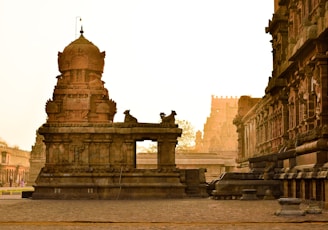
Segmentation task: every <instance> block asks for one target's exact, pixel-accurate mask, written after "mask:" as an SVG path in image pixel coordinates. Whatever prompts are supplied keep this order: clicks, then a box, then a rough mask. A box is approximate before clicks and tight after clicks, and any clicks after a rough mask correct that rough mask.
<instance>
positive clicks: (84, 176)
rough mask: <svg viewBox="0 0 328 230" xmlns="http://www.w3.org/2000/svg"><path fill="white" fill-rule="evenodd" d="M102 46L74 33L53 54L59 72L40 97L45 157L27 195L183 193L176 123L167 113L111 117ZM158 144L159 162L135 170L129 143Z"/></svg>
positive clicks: (161, 195) (131, 196)
mask: <svg viewBox="0 0 328 230" xmlns="http://www.w3.org/2000/svg"><path fill="white" fill-rule="evenodd" d="M104 58H105V52H100V51H99V49H98V48H97V47H96V46H95V45H93V44H92V43H91V42H90V41H88V40H87V39H86V38H84V36H83V35H82V34H81V36H80V37H79V38H78V39H77V40H75V41H73V42H72V43H71V44H69V45H68V46H67V47H66V48H65V49H64V51H63V52H62V53H61V52H59V53H58V65H59V71H60V73H61V74H60V75H59V76H58V77H57V85H56V86H55V89H54V92H53V98H52V99H49V100H48V101H47V103H46V112H47V114H48V119H47V122H46V123H45V124H44V125H42V126H41V127H40V129H39V130H38V132H39V134H40V135H42V136H43V137H44V143H45V146H46V163H45V166H44V167H43V168H42V169H41V171H40V173H39V175H38V177H37V179H36V182H35V186H34V187H35V192H34V193H33V199H138V198H182V197H185V196H186V187H188V184H187V183H186V180H185V178H186V174H187V173H188V171H186V170H180V169H178V168H177V167H176V165H175V147H176V144H177V138H178V137H180V136H181V134H182V130H181V129H180V128H179V127H178V125H176V124H175V119H174V116H175V115H176V113H175V111H172V114H171V115H169V116H167V117H165V116H162V115H161V116H160V117H161V118H162V122H160V123H139V122H138V121H137V119H136V118H134V117H133V116H132V115H130V114H129V111H128V110H127V111H126V112H125V114H126V115H125V116H126V117H125V119H124V122H114V121H113V120H114V115H115V113H116V103H115V102H114V101H113V100H112V99H110V97H109V94H108V91H107V89H106V88H105V87H104V82H103V81H102V80H101V77H102V72H103V68H104ZM143 140H152V141H155V142H157V144H158V148H157V149H158V152H157V155H158V156H157V157H158V165H157V168H154V169H137V167H136V165H137V162H136V142H137V141H143Z"/></svg>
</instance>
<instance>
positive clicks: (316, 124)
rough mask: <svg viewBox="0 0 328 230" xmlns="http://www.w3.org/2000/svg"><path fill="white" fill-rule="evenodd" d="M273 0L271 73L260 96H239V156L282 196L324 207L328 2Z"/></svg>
mask: <svg viewBox="0 0 328 230" xmlns="http://www.w3.org/2000/svg"><path fill="white" fill-rule="evenodd" d="M274 4H275V5H274V14H273V16H272V19H271V20H270V21H269V25H268V27H267V28H266V32H267V33H270V34H271V35H272V48H273V51H272V53H273V71H272V77H271V78H270V79H269V82H268V85H267V87H266V89H265V96H264V97H263V98H262V99H254V98H249V97H241V99H240V100H239V111H238V115H237V116H236V118H235V121H234V123H235V125H236V126H237V128H238V143H239V147H238V149H239V151H238V159H237V161H238V163H239V164H240V166H242V167H246V168H247V167H249V168H250V169H251V170H252V171H259V172H263V176H264V178H275V179H277V180H281V182H282V185H283V186H282V187H283V192H284V196H287V197H298V198H302V199H311V198H314V199H316V200H318V201H323V202H324V203H325V205H326V207H327V206H328V179H327V176H328V144H327V143H328V129H327V127H328V98H327V97H328V62H327V58H328V55H327V54H328V1H326V0H275V1H274ZM253 104H254V105H253Z"/></svg>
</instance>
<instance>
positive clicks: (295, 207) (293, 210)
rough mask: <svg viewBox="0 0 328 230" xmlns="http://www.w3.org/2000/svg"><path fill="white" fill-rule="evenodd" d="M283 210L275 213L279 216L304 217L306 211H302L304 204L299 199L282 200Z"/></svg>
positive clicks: (279, 200) (280, 200) (280, 201)
mask: <svg viewBox="0 0 328 230" xmlns="http://www.w3.org/2000/svg"><path fill="white" fill-rule="evenodd" d="M278 202H279V204H280V206H281V209H280V210H278V211H276V212H275V215H277V216H304V215H305V211H304V210H301V209H300V204H301V202H302V200H301V199H299V198H280V199H278Z"/></svg>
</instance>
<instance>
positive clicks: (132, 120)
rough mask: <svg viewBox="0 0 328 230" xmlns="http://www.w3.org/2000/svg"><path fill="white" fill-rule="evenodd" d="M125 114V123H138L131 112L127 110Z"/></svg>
mask: <svg viewBox="0 0 328 230" xmlns="http://www.w3.org/2000/svg"><path fill="white" fill-rule="evenodd" d="M124 114H125V117H124V122H125V123H138V120H137V118H135V117H134V116H132V115H131V114H130V110H125V111H124Z"/></svg>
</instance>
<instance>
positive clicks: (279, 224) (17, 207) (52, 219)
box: [0, 198, 328, 230]
mask: <svg viewBox="0 0 328 230" xmlns="http://www.w3.org/2000/svg"><path fill="white" fill-rule="evenodd" d="M302 208H304V207H302ZM278 209H280V205H279V204H278V201H277V200H257V201H240V200H213V199H209V198H200V199H171V200H31V199H16V200H0V214H1V215H0V229H1V230H2V229H4V230H6V229H8V230H11V229H27V230H29V229H38V230H44V229H45V230H52V229H64V230H66V229H74V230H75V229H128V230H129V229H134V230H135V229H228V230H229V229H289V230H293V229H310V228H311V230H317V229H328V212H327V210H324V211H323V213H322V214H311V215H310V214H307V215H305V216H288V217H286V216H276V215H274V212H275V211H277V210H278Z"/></svg>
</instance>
